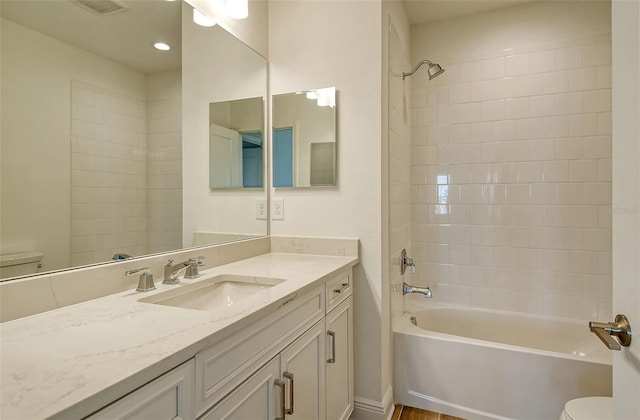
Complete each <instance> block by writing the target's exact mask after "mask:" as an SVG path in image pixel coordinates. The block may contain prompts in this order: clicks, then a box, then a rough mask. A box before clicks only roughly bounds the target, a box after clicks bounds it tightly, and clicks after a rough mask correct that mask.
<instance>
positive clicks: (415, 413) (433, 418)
mask: <svg viewBox="0 0 640 420" xmlns="http://www.w3.org/2000/svg"><path fill="white" fill-rule="evenodd" d="M391 420H464V419H461V418H460V417H454V416H449V415H447V414H440V413H434V412H433V411H427V410H421V409H419V408H413V407H405V406H403V405H400V404H397V405H396V407H395V410H394V412H393V417H392V418H391Z"/></svg>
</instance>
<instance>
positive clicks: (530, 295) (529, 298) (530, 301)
mask: <svg viewBox="0 0 640 420" xmlns="http://www.w3.org/2000/svg"><path fill="white" fill-rule="evenodd" d="M516 296H517V301H516V307H517V310H518V311H519V312H525V313H531V314H541V313H542V312H543V309H544V306H543V305H544V298H545V296H546V295H545V294H544V293H540V292H529V291H522V290H518V291H517V292H516Z"/></svg>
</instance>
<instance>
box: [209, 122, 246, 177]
mask: <svg viewBox="0 0 640 420" xmlns="http://www.w3.org/2000/svg"><path fill="white" fill-rule="evenodd" d="M209 137H210V138H209V186H210V187H211V188H234V187H242V137H241V136H240V133H238V132H237V131H234V130H230V129H228V128H225V127H221V126H218V125H215V124H211V129H210V136H209Z"/></svg>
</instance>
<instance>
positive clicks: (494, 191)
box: [482, 184, 506, 204]
mask: <svg viewBox="0 0 640 420" xmlns="http://www.w3.org/2000/svg"><path fill="white" fill-rule="evenodd" d="M482 201H483V203H485V204H503V203H505V201H506V187H505V185H504V184H484V185H483V186H482Z"/></svg>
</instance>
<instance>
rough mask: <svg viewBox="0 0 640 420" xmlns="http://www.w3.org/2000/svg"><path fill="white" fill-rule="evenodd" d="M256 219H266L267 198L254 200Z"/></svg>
mask: <svg viewBox="0 0 640 420" xmlns="http://www.w3.org/2000/svg"><path fill="white" fill-rule="evenodd" d="M256 220H267V200H263V199H258V200H256Z"/></svg>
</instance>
